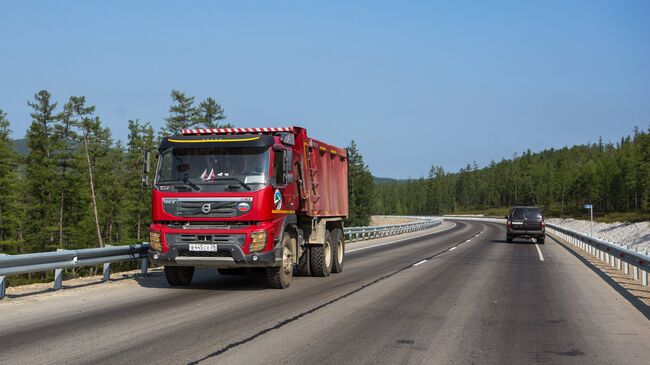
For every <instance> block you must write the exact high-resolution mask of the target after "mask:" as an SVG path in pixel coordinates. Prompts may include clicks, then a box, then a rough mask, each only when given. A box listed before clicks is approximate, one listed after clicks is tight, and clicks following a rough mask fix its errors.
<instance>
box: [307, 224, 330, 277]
mask: <svg viewBox="0 0 650 365" xmlns="http://www.w3.org/2000/svg"><path fill="white" fill-rule="evenodd" d="M333 256H334V255H333V254H332V236H331V235H330V232H329V231H325V242H323V244H322V245H317V246H316V245H315V246H311V247H310V248H309V264H310V265H309V268H310V271H311V275H312V276H320V277H324V276H328V275H329V274H330V272H332V262H333V261H334V260H333Z"/></svg>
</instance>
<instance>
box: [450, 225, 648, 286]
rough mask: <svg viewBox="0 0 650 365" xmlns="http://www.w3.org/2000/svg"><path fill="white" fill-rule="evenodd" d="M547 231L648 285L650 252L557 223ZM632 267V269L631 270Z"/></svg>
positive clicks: (548, 226)
mask: <svg viewBox="0 0 650 365" xmlns="http://www.w3.org/2000/svg"><path fill="white" fill-rule="evenodd" d="M444 218H448V219H459V220H470V221H472V220H473V221H482V222H493V223H505V219H503V218H494V217H472V216H444ZM546 232H547V233H550V234H552V235H554V236H556V237H559V238H561V239H563V240H565V241H567V242H569V243H570V244H572V245H574V246H576V247H578V248H580V249H582V250H583V251H585V252H587V253H589V254H591V255H593V256H595V257H597V258H598V259H599V260H600V261H602V262H604V263H605V264H606V265H608V266H611V267H612V268H615V269H617V270H621V271H623V272H624V273H625V274H626V275H629V274H630V271H632V276H633V277H634V280H641V283H642V284H643V285H644V286H648V271H650V256H649V255H648V253H647V252H646V253H643V252H639V251H637V250H634V249H630V248H628V247H626V246H623V245H620V244H616V243H614V242H608V241H605V240H602V239H600V238H596V237H592V236H590V235H588V234H584V233H581V232H577V231H574V230H571V229H567V228H564V227H561V226H558V225H557V224H553V223H546ZM630 269H631V270H630Z"/></svg>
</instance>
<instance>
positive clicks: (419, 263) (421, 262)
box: [413, 260, 428, 267]
mask: <svg viewBox="0 0 650 365" xmlns="http://www.w3.org/2000/svg"><path fill="white" fill-rule="evenodd" d="M427 261H428V260H422V261H420V262H417V263H415V264H413V267H415V266H418V265H422V264H424V263H425V262H427Z"/></svg>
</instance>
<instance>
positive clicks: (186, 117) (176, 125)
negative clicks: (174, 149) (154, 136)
mask: <svg viewBox="0 0 650 365" xmlns="http://www.w3.org/2000/svg"><path fill="white" fill-rule="evenodd" d="M171 97H172V105H171V106H170V107H169V116H168V117H167V118H165V122H166V125H165V127H164V128H163V129H162V131H161V132H162V134H163V135H174V134H179V133H181V132H182V130H183V129H187V128H192V127H193V126H195V125H196V122H197V113H198V111H197V108H196V107H195V106H194V97H193V96H187V95H185V93H183V92H181V91H178V90H172V92H171ZM217 105H218V104H217ZM211 117H212V115H211Z"/></svg>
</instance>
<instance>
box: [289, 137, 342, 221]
mask: <svg viewBox="0 0 650 365" xmlns="http://www.w3.org/2000/svg"><path fill="white" fill-rule="evenodd" d="M293 132H294V135H295V136H296V144H295V146H294V151H295V153H296V155H297V156H295V157H294V161H297V165H298V167H297V168H298V169H299V171H298V173H299V176H298V179H297V181H298V184H299V185H300V186H299V192H300V195H301V198H302V199H301V201H302V204H301V205H300V207H299V211H298V212H296V213H298V214H304V215H307V216H311V217H347V215H348V157H347V152H346V150H345V149H343V148H339V147H335V146H332V145H330V144H327V143H324V142H321V141H318V140H315V139H313V138H309V137H308V136H307V131H306V130H305V129H303V128H299V127H293Z"/></svg>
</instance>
